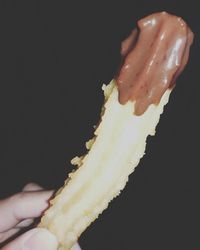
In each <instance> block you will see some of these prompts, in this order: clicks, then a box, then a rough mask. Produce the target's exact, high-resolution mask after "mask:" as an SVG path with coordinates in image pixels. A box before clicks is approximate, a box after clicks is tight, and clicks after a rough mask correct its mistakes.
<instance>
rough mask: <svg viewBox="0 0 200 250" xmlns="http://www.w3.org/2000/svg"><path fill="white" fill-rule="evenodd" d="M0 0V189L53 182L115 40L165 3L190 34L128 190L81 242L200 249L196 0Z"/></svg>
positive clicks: (114, 52)
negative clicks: (184, 61) (183, 64)
mask: <svg viewBox="0 0 200 250" xmlns="http://www.w3.org/2000/svg"><path fill="white" fill-rule="evenodd" d="M70 2H71V1H46V2H43V1H6V0H5V1H0V62H1V67H0V108H1V113H0V115H1V121H0V145H1V154H0V169H1V172H0V173H1V174H0V196H1V197H5V196H8V195H10V194H13V193H15V192H18V191H19V190H20V189H21V188H22V187H23V186H24V185H25V184H26V183H27V182H30V181H31V182H33V181H34V182H38V183H39V184H41V185H43V186H44V187H46V188H58V187H59V186H61V185H62V184H63V181H64V179H65V178H66V176H67V173H68V172H69V171H70V170H71V169H72V167H71V166H70V164H69V162H70V159H71V158H72V157H74V156H75V155H77V154H78V155H80V154H82V153H83V152H85V148H84V142H85V141H86V140H87V139H88V138H90V137H91V135H92V132H93V129H92V127H93V125H94V124H95V123H97V121H98V117H99V112H100V107H101V104H102V101H103V95H102V93H101V90H100V89H101V85H102V83H108V82H109V81H110V80H111V79H112V77H113V75H114V74H115V73H116V69H117V67H118V66H119V62H120V54H119V50H120V43H121V41H122V40H123V39H124V38H125V37H126V36H127V35H128V33H129V32H130V31H131V30H132V29H133V28H134V27H135V25H136V21H137V20H138V19H139V18H141V17H143V16H145V15H148V14H151V13H152V12H156V11H161V10H166V11H169V12H170V13H174V14H176V15H178V16H182V17H183V18H184V20H185V21H187V23H188V24H189V25H190V27H191V28H192V30H193V32H194V33H195V41H194V44H193V47H192V51H191V56H190V62H189V65H188V66H187V68H186V69H185V71H184V73H183V74H182V76H181V77H179V79H178V83H177V87H176V88H175V90H174V91H173V94H172V96H171V98H170V103H169V104H168V105H167V107H166V109H165V113H164V115H162V118H161V121H160V123H159V126H158V127H157V134H156V137H154V138H149V139H148V145H147V150H146V155H145V157H144V158H143V159H142V160H141V162H140V164H139V167H138V168H137V169H136V171H135V173H134V174H133V175H132V176H131V177H130V181H129V183H128V184H127V186H126V188H125V190H124V191H123V193H122V194H121V196H120V197H118V198H117V199H115V200H114V201H113V202H112V203H111V204H110V206H109V208H108V209H107V210H106V211H105V212H104V213H103V215H101V216H100V218H99V219H98V220H97V221H96V222H95V223H93V224H92V225H91V227H90V228H89V229H87V231H86V232H85V233H84V234H83V236H82V237H81V239H80V243H81V245H82V247H83V249H84V250H90V249H91V250H94V249H103V250H108V249H113V250H119V249H120V250H121V249H137V250H146V249H148V250H157V249H159V250H165V249H166V250H168V249H170V250H179V249H192V250H194V249H200V242H199V239H198V236H199V231H200V230H199V222H200V220H199V211H200V206H199V203H198V199H199V191H200V189H199V163H198V162H199V161H198V158H199V148H198V141H199V121H198V117H199V99H198V97H199V82H200V81H199V69H200V67H199V51H200V47H199V44H200V43H199V42H200V35H199V34H200V14H199V8H198V6H197V5H195V3H198V1H184V2H183V1H170V0H168V1H162V0H160V1H148V0H146V1H143V0H140V1H134V0H133V1H129V2H128V1H119V2H116V1H115V2H114V1H113V2H111V1H108V2H107V3H106V4H103V3H100V1H93V2H92V3H88V2H87V3H86V2H85V1H74V2H73V4H72V3H70Z"/></svg>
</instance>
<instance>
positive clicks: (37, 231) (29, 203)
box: [0, 183, 80, 250]
mask: <svg viewBox="0 0 200 250" xmlns="http://www.w3.org/2000/svg"><path fill="white" fill-rule="evenodd" d="M52 195H53V191H44V190H43V188H41V187H40V186H38V185H37V184H34V183H30V184H28V185H26V186H25V188H24V189H23V191H22V192H21V193H18V194H15V195H13V196H11V197H9V198H6V199H4V200H0V243H1V244H3V243H5V242H7V241H9V239H10V238H11V237H13V236H14V235H16V234H17V233H19V232H20V230H22V229H23V228H26V227H28V226H30V225H31V224H32V223H33V222H34V219H35V218H37V217H40V216H41V215H42V213H43V211H44V210H45V209H47V208H48V205H49V204H48V200H49V199H50V197H51V196H52ZM57 248H58V243H57V240H56V237H55V236H54V235H53V234H51V233H50V232H49V231H48V230H47V229H44V228H34V229H31V230H29V231H27V232H26V233H24V234H22V235H21V236H19V237H17V238H16V239H15V240H13V241H11V242H9V243H8V244H6V245H4V247H3V248H1V250H13V249H15V250H56V249H57ZM73 250H80V247H79V246H78V244H77V245H75V246H74V248H73Z"/></svg>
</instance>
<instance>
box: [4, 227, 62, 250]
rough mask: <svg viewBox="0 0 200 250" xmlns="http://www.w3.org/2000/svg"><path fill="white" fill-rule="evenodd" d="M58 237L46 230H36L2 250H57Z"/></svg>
mask: <svg viewBox="0 0 200 250" xmlns="http://www.w3.org/2000/svg"><path fill="white" fill-rule="evenodd" d="M57 247H58V243H57V240H56V237H55V236H54V235H53V234H51V233H50V232H49V231H48V230H46V229H44V228H35V229H32V230H30V231H28V232H26V233H25V234H23V235H21V236H20V237H18V238H17V239H15V240H14V241H12V242H10V243H9V244H8V245H6V246H4V247H3V248H2V249H1V250H13V249H15V250H57Z"/></svg>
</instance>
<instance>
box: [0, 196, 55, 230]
mask: <svg viewBox="0 0 200 250" xmlns="http://www.w3.org/2000/svg"><path fill="white" fill-rule="evenodd" d="M52 194H53V191H33V192H21V193H18V194H16V195H13V196H11V197H9V198H7V199H5V200H1V201H0V232H5V231H7V230H9V229H11V228H12V227H14V226H16V225H17V224H18V223H19V222H21V221H23V220H24V219H32V218H37V217H39V216H41V214H42V212H43V211H44V210H45V209H47V208H48V206H49V203H48V200H49V198H50V197H51V196H52Z"/></svg>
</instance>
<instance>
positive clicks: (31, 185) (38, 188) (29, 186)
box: [23, 182, 44, 192]
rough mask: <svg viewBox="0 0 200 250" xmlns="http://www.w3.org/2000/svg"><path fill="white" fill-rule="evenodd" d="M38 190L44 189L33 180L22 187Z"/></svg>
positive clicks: (25, 189) (26, 189)
mask: <svg viewBox="0 0 200 250" xmlns="http://www.w3.org/2000/svg"><path fill="white" fill-rule="evenodd" d="M39 190H44V188H43V187H41V186H40V185H38V184H37V183H34V182H30V183H28V184H26V185H25V186H24V188H23V191H26V192H28V191H39Z"/></svg>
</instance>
